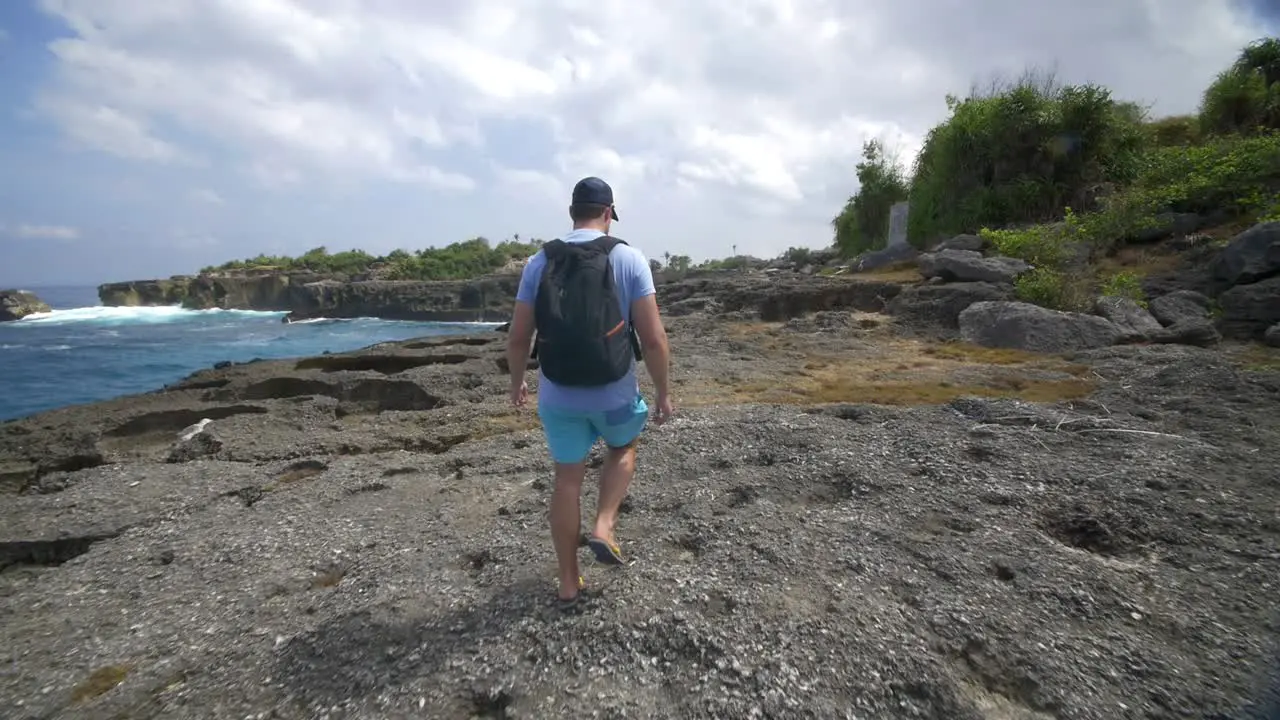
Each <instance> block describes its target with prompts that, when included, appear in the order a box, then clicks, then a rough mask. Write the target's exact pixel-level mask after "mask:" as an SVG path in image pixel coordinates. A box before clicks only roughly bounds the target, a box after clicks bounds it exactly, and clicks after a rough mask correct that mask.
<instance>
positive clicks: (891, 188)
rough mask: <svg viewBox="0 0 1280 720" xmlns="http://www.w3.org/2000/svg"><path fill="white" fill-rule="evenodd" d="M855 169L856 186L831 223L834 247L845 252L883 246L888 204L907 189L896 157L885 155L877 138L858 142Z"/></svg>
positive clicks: (905, 194)
mask: <svg viewBox="0 0 1280 720" xmlns="http://www.w3.org/2000/svg"><path fill="white" fill-rule="evenodd" d="M856 170H857V175H858V188H859V190H858V192H857V194H855V195H854V196H853V197H850V198H849V202H848V203H846V204H845V206H844V210H842V211H841V212H840V214H839V215H837V216H836V219H835V220H834V221H833V223H832V225H833V226H834V227H835V231H836V238H835V241H836V247H837V248H839V250H840V252H841V253H842V254H844V255H847V256H853V255H857V254H858V253H862V252H866V251H867V250H872V249H874V248H876V247H883V246H884V242H885V238H887V237H888V233H889V208H890V207H892V206H893V204H894V203H896V202H901V201H902V200H906V199H907V194H908V192H909V191H910V186H909V185H908V184H907V178H906V175H905V173H903V172H902V168H901V167H899V165H898V162H897V158H896V157H893V156H889V155H887V154H886V153H885V149H884V145H883V144H882V143H881V142H880V141H879V140H871V141H870V142H867V143H866V144H864V145H863V146H862V162H859V163H858V165H857V168H856Z"/></svg>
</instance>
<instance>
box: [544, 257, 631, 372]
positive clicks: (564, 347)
mask: <svg viewBox="0 0 1280 720" xmlns="http://www.w3.org/2000/svg"><path fill="white" fill-rule="evenodd" d="M619 244H622V245H626V244H627V243H626V242H624V241H622V240H619V239H618V238H615V237H610V236H608V235H602V236H600V237H598V238H596V239H595V240H592V241H590V242H581V243H567V242H564V241H563V240H559V239H556V240H552V241H550V242H548V243H546V244H545V245H543V246H542V252H543V254H544V255H545V257H546V266H545V267H544V268H543V271H542V277H541V279H540V280H539V282H538V294H537V299H536V300H535V301H534V306H533V312H534V326H535V328H536V329H537V331H538V335H537V339H536V340H535V342H534V347H533V355H532V356H533V357H535V358H537V359H538V363H539V365H540V367H541V369H542V374H543V375H544V376H546V378H547V379H548V380H550V381H552V382H554V383H556V384H557V385H565V386H575V387H593V386H600V385H607V384H609V383H611V382H614V381H615V380H620V379H622V378H623V377H625V376H626V374H627V373H628V372H630V371H631V362H632V359H633V358H634V359H636V360H639V359H640V342H639V340H638V338H637V337H636V334H635V329H634V328H633V327H632V326H631V323H629V322H627V321H626V320H625V319H623V315H622V307H621V306H620V305H619V304H618V295H617V291H616V290H615V285H614V282H613V268H612V266H611V265H610V263H609V253H610V251H612V250H613V248H614V247H615V246H617V245H619Z"/></svg>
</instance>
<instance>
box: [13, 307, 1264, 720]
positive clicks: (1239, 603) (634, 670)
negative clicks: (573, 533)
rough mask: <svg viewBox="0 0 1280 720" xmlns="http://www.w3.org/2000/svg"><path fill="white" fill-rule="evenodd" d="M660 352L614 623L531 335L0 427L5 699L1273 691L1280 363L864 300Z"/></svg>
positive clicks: (1173, 697) (240, 371) (895, 703)
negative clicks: (968, 337) (576, 544)
mask: <svg viewBox="0 0 1280 720" xmlns="http://www.w3.org/2000/svg"><path fill="white" fill-rule="evenodd" d="M791 292H792V293H794V292H795V289H794V287H793V288H792V290H791ZM788 297H794V294H792V295H788ZM812 297H813V298H819V300H815V302H821V300H820V298H821V297H823V296H821V295H820V294H814V295H813V296H812ZM694 299H696V298H694ZM776 304H777V303H774V304H766V305H764V307H773V306H774V305H776ZM784 306H785V305H784ZM667 325H668V329H669V332H670V335H671V339H672V344H673V357H674V359H675V369H674V372H673V378H674V382H675V388H676V395H677V403H678V413H679V414H678V416H677V418H676V419H675V420H673V421H672V422H671V423H670V424H668V425H666V426H663V427H662V428H650V429H649V430H647V431H646V433H645V435H644V438H643V440H642V448H641V451H640V453H641V454H640V460H639V471H638V475H637V479H636V482H635V484H634V486H633V491H632V495H631V498H630V499H629V501H628V504H627V506H626V509H625V511H624V515H623V519H622V522H621V526H620V538H621V540H622V542H623V547H624V551H625V552H627V553H628V554H629V556H630V557H631V558H633V560H634V564H633V565H632V566H631V567H628V568H626V569H624V570H622V571H613V570H602V569H600V568H597V567H595V566H591V565H586V566H584V567H585V571H586V576H587V579H588V582H589V583H590V584H592V585H593V586H595V587H598V588H600V589H601V590H602V592H603V593H604V600H603V602H602V603H598V604H597V605H595V606H593V607H592V608H590V609H588V610H587V611H586V614H585V615H583V616H581V617H572V618H570V617H564V616H559V615H557V614H555V613H554V612H552V611H551V609H550V606H549V603H548V602H544V601H546V600H547V599H548V598H549V597H550V596H549V593H550V590H551V588H552V587H553V583H552V580H553V577H554V558H553V557H552V554H551V551H550V548H549V547H547V545H546V543H545V541H544V540H545V539H544V534H545V533H544V525H545V518H544V513H545V503H546V499H547V493H548V492H549V485H548V483H549V480H548V473H549V471H550V465H549V461H548V460H547V459H546V457H545V451H544V449H543V446H542V441H541V438H540V436H539V433H538V430H537V425H536V418H535V417H534V415H533V414H532V412H531V411H527V410H526V411H514V410H512V409H511V408H510V407H509V406H508V404H507V401H506V393H505V388H506V385H507V377H506V374H505V371H504V369H503V360H504V343H503V338H504V337H505V336H504V335H503V334H502V333H501V332H497V331H494V330H489V331H485V332H481V333H473V334H468V335H459V336H451V337H441V338H429V339H422V340H410V341H404V342H396V343H383V344H379V345H375V346H371V347H368V348H365V349H362V350H358V351H353V352H345V353H333V354H329V355H323V356H315V357H310V358H303V359H297V360H275V361H262V362H256V363H245V364H237V365H232V366H226V367H222V368H217V369H206V370H202V371H200V372H197V373H194V374H192V375H191V376H189V377H187V378H185V379H184V380H182V381H180V382H178V383H174V384H173V385H171V386H170V387H168V388H165V389H163V390H160V391H156V392H151V393H144V394H141V395H136V396H131V397H126V398H118V399H116V400H113V401H110V402H106V403H99V404H96V405H94V406H89V407H77V408H65V409H62V410H58V411H53V412H49V413H42V414H41V415H39V416H36V417H31V418H27V419H24V420H22V421H18V422H14V423H6V424H0V468H3V471H2V472H0V479H3V482H0V485H3V486H4V487H5V490H4V492H5V493H6V495H7V498H8V499H7V500H6V502H5V503H4V509H3V510H0V527H3V528H4V530H3V531H0V548H2V549H3V553H0V557H2V558H3V561H4V562H3V564H4V565H6V566H7V567H5V568H4V570H5V571H4V572H3V573H0V612H4V613H6V617H8V618H10V620H9V621H8V622H7V623H6V624H5V626H4V627H5V630H4V631H3V634H2V635H0V637H2V638H3V640H4V642H3V643H0V648H3V649H2V650H0V661H7V660H13V661H14V662H15V663H16V664H15V667H19V668H21V669H20V671H19V672H17V673H14V674H12V675H10V676H7V677H6V678H4V679H0V694H2V695H4V696H6V697H10V698H15V699H16V698H21V699H22V700H23V702H24V705H23V706H22V708H23V709H22V710H21V711H20V712H25V713H28V714H29V715H30V716H31V717H36V716H47V717H73V716H77V717H104V718H105V717H109V716H112V715H114V714H120V713H125V714H126V716H130V717H158V716H163V715H165V714H166V713H172V712H175V711H176V709H177V708H179V707H183V706H185V707H212V706H214V705H215V704H216V705H217V706H218V707H220V708H222V709H223V710H224V711H225V712H227V713H229V714H234V715H236V716H245V715H253V714H256V713H261V712H272V711H274V712H275V713H276V714H277V715H282V716H284V717H299V718H301V717H309V716H312V715H315V714H318V713H321V712H323V711H324V710H325V709H326V708H328V709H331V708H334V707H342V708H344V709H345V711H346V712H350V713H355V714H360V713H364V714H370V713H372V714H379V713H381V714H386V713H388V712H395V713H401V712H403V713H408V714H414V713H425V714H428V715H433V716H455V715H459V714H466V713H468V712H472V713H473V714H474V708H475V707H477V703H481V702H482V701H483V702H489V701H490V700H486V698H498V700H496V701H494V702H498V703H500V704H501V705H502V706H503V707H506V708H509V710H508V712H511V713H522V714H525V715H533V716H544V717H545V716H561V715H563V714H564V713H566V712H567V711H568V708H569V707H570V706H571V705H573V704H574V703H576V702H578V701H577V700H575V698H574V697H573V696H571V695H569V694H567V693H565V692H564V691H562V690H560V689H561V688H569V687H578V686H581V687H582V691H584V692H588V693H590V694H592V695H593V696H594V695H596V694H604V695H605V697H606V698H607V699H606V700H605V701H604V706H606V707H613V708H614V709H615V710H616V711H617V712H631V713H636V712H637V711H639V714H641V715H645V714H648V715H657V714H666V715H668V716H678V715H680V714H682V713H692V712H709V713H719V714H721V715H725V714H728V715H742V714H745V713H747V712H748V711H749V706H759V705H760V704H761V703H765V704H766V706H767V707H769V708H772V709H771V710H770V712H773V713H784V712H786V707H788V706H787V705H785V703H784V701H783V700H781V699H778V700H777V701H776V702H777V704H776V705H772V704H769V703H771V702H774V701H770V700H768V699H767V698H770V697H777V698H782V697H783V694H790V695H789V696H790V697H791V698H793V699H794V701H795V702H796V703H798V705H797V706H796V707H798V708H802V709H803V708H807V709H808V710H809V711H812V712H817V713H819V714H821V712H822V708H835V707H837V706H839V705H840V703H841V702H842V701H841V700H840V698H841V697H843V693H845V692H847V691H848V688H850V687H856V688H858V693H859V697H861V698H863V702H865V703H867V704H868V705H867V706H868V707H869V708H872V709H876V708H879V710H880V711H881V712H882V713H883V714H887V715H889V716H896V715H894V713H899V714H900V702H901V701H902V700H903V699H904V698H908V697H909V698H913V700H912V702H915V703H916V707H917V708H919V709H920V711H921V712H924V713H925V714H926V715H929V714H931V715H934V716H949V717H977V716H976V715H973V712H974V710H973V708H974V707H977V706H978V705H981V704H983V703H987V702H995V700H993V698H999V697H1007V696H1004V695H1001V694H1000V693H998V692H997V690H995V689H991V688H1000V687H1004V686H1003V685H1001V684H1000V683H1002V682H1006V681H1007V680H1008V679H1009V678H1013V679H1015V680H1016V679H1018V678H1032V677H1034V678H1036V686H1035V687H1036V690H1035V691H1034V693H1028V694H1025V695H1020V696H1018V697H1020V698H1021V699H1020V700H1019V701H1018V702H1019V703H1022V704H1023V705H1024V706H1026V707H1029V708H1035V707H1056V708H1058V709H1059V710H1060V711H1061V712H1071V713H1074V714H1076V715H1079V716H1081V717H1090V718H1092V717H1099V718H1100V717H1102V716H1103V715H1105V714H1106V713H1105V712H1101V711H1099V708H1103V709H1105V708H1111V707H1117V706H1118V705H1117V704H1118V703H1120V702H1124V703H1126V704H1127V705H1128V706H1129V707H1131V708H1134V709H1136V710H1141V709H1143V708H1147V709H1152V710H1154V709H1155V708H1156V707H1157V706H1156V705H1155V704H1154V703H1156V702H1157V701H1156V700H1155V698H1164V699H1166V700H1164V701H1162V702H1173V703H1176V704H1178V705H1179V706H1181V707H1187V708H1195V709H1197V710H1198V711H1204V712H1211V711H1217V712H1220V713H1226V714H1232V713H1233V712H1235V710H1236V709H1238V708H1240V707H1242V706H1243V704H1244V703H1247V702H1249V701H1250V700H1251V699H1254V698H1256V697H1257V695H1256V692H1257V691H1256V689H1255V688H1256V687H1257V685H1256V683H1257V682H1259V681H1260V680H1261V679H1262V678H1264V677H1265V673H1266V672H1267V671H1268V668H1269V667H1270V666H1269V665H1267V663H1268V661H1269V659H1270V658H1269V655H1268V648H1267V645H1266V642H1265V639H1266V637H1267V635H1266V633H1267V628H1268V627H1269V623H1270V622H1271V616H1270V614H1269V613H1270V610H1269V608H1268V604H1267V603H1266V602H1265V599H1264V595H1265V594H1263V595H1260V594H1259V593H1258V592H1257V589H1258V588H1259V587H1261V586H1266V585H1270V586H1277V585H1280V567H1277V566H1276V565H1275V564H1274V563H1273V562H1268V561H1267V560H1265V558H1266V557H1268V556H1276V557H1280V539H1277V537H1276V536H1275V535H1274V534H1268V533H1266V532H1264V531H1263V528H1264V527H1265V524H1266V522H1267V518H1266V516H1267V513H1269V512H1270V509H1271V508H1274V507H1275V506H1276V505H1277V503H1280V495H1277V492H1280V491H1278V490H1277V488H1276V487H1275V486H1274V483H1272V482H1270V474H1271V470H1272V469H1273V468H1274V466H1275V465H1274V459H1275V450H1274V449H1275V448H1276V447H1280V418H1278V417H1277V416H1276V414H1275V413H1274V408H1275V407H1276V403H1277V402H1278V401H1280V365H1277V366H1276V367H1277V369H1269V370H1260V369H1251V368H1253V367H1254V365H1256V364H1258V363H1259V362H1260V360H1259V357H1260V356H1259V355H1258V353H1259V352H1261V351H1260V349H1259V347H1258V346H1257V345H1256V344H1241V343H1237V342H1224V343H1222V344H1221V345H1220V346H1218V347H1216V348H1214V349H1207V348H1199V347H1193V346H1187V345H1174V344H1132V345H1120V346H1109V347H1103V348H1097V349H1092V350H1082V351H1074V352H1068V353H1062V354H1057V353H1048V354H1044V353H1029V352H1022V351H1013V350H1008V349H996V348H982V347H979V346H974V345H971V344H968V343H964V342H956V341H954V340H947V339H944V338H942V337H940V336H935V335H934V334H933V332H932V331H930V332H927V333H926V332H922V328H921V327H919V326H916V325H914V324H913V321H906V320H902V319H899V318H895V317H894V316H891V315H887V314H884V313H870V312H861V311H857V310H851V309H847V308H838V307H837V308H834V309H830V308H829V309H819V310H816V311H813V310H802V309H796V310H795V311H794V312H792V313H791V314H790V316H789V317H780V318H778V319H775V320H770V321H766V320H762V319H761V318H760V316H759V309H756V310H754V311H749V310H745V309H744V310H734V311H728V313H721V312H718V311H716V312H705V311H700V312H689V313H687V314H683V315H679V316H675V317H669V318H668V319H667ZM1273 355H1280V353H1273ZM1273 359H1275V360H1277V361H1280V357H1273ZM640 375H641V382H642V388H643V391H644V392H645V393H646V394H647V395H651V392H652V388H651V387H650V385H649V382H648V379H647V377H646V376H645V375H644V373H641V374H640ZM536 378H537V375H536V373H533V372H531V373H530V384H531V391H532V392H533V393H534V394H535V395H536V392H537V386H536ZM1228 407H1229V408H1230V415H1229V416H1223V414H1222V408H1228ZM205 419H208V420H210V422H209V423H207V424H206V425H204V427H203V428H202V430H201V431H200V432H198V433H197V434H196V435H195V436H193V437H192V438H191V439H190V440H182V439H181V438H180V435H181V434H182V433H183V432H184V431H189V430H188V428H190V426H192V425H196V424H198V423H201V422H202V421H203V420H205ZM1268 457H1270V458H1272V459H1271V460H1268V459H1267V458H1268ZM587 487H588V489H587V492H586V494H585V497H584V498H583V503H584V506H586V507H589V506H591V504H592V503H593V502H594V498H593V497H592V494H593V492H594V489H593V486H592V485H591V484H590V483H588V484H587ZM1224 517H1230V518H1234V520H1233V521H1232V522H1233V525H1232V527H1231V528H1225V527H1223V526H1221V525H1220V524H1219V523H1218V520H1216V519H1215V518H1224ZM804 548H824V551H823V552H821V553H811V552H806V551H805V550H804ZM1260 558H1261V559H1260ZM1135 568H1137V569H1135ZM85 587H92V588H94V592H92V593H83V592H76V591H75V589H76V588H85ZM51 597H55V598H60V600H59V601H58V602H57V603H56V604H54V603H50V602H48V598H51ZM211 597H216V598H218V602H209V598H211ZM993 600H994V602H993ZM1224 603H1229V604H1230V606H1231V608H1232V609H1231V611H1230V612H1226V611H1222V610H1220V608H1222V607H1223V605H1224ZM1215 608H1218V609H1217V610H1215ZM126 611H127V614H128V618H129V619H128V621H127V622H120V621H119V620H118V618H119V617H121V613H122V612H126ZM960 618H963V619H964V620H963V622H962V621H961V620H960ZM139 625H142V626H145V627H146V628H147V630H146V632H145V634H140V633H138V632H136V631H132V630H130V628H131V627H136V626H139ZM1082 625H1083V626H1085V627H1087V628H1089V629H1090V632H1089V633H1088V634H1082V633H1080V632H1079V627H1080V626H1082ZM191 627H200V628H203V629H204V630H203V631H202V633H201V634H200V635H199V636H198V637H197V638H196V639H193V637H192V635H191V633H190V628H191ZM41 628H49V629H52V628H57V630H56V632H54V631H52V630H50V631H48V632H46V631H42V630H41ZM90 637H92V638H93V647H94V650H93V652H92V653H88V654H85V653H83V652H82V651H78V650H77V649H78V648H83V647H87V645H86V643H88V642H90ZM424 647H429V648H431V652H430V653H424V652H423V651H422V648H424ZM766 648H767V649H766ZM564 653H569V656H571V657H576V658H578V659H579V660H581V661H584V662H587V663H591V664H594V665H597V666H600V667H608V668H612V671H613V673H617V675H615V674H610V673H600V674H598V675H594V676H590V677H584V676H582V675H581V673H580V671H579V670H577V669H575V668H574V666H573V665H572V664H571V663H568V662H560V661H557V660H555V658H556V657H558V656H561V655H563V654H564ZM833 657H834V658H840V659H841V661H840V662H839V663H832V662H831V661H830V659H831V658H833ZM1228 657H1230V658H1232V659H1231V661H1227V660H1225V658H1228ZM18 658H21V661H20V662H18V661H17V660H18ZM69 658H74V659H71V660H69ZM651 658H658V659H659V660H657V661H656V662H652V661H651ZM661 658H671V660H670V661H669V663H667V664H664V663H663V661H662V660H661ZM966 658H969V660H966ZM1133 662H1141V663H1143V666H1142V667H1143V670H1142V672H1141V673H1140V674H1133V673H1131V672H1130V671H1129V670H1128V669H1127V668H1129V667H1130V666H1131V664H1132V663H1133ZM371 668H372V669H377V672H375V673H374V674H373V675H369V674H368V673H369V671H370V669H371ZM786 668H792V669H794V670H795V674H792V673H791V672H789V671H788V670H786ZM1113 670H1114V671H1115V673H1113V672H1112V671H1113ZM620 676H625V677H626V678H627V687H628V688H634V691H631V690H620V689H619V686H618V685H617V678H618V677H620ZM95 678H96V680H95ZM264 678H269V679H267V680H264ZM801 678H809V679H807V680H803V686H804V688H806V689H802V687H801V685H802V680H801ZM95 682H96V683H98V684H97V685H94V683H95ZM575 683H576V684H575ZM664 684H665V685H667V686H669V687H673V688H678V689H680V692H679V693H677V694H676V695H674V696H671V697H670V698H668V699H666V700H661V699H657V700H655V699H654V698H655V696H654V695H653V694H652V693H651V692H650V691H649V688H651V687H656V686H659V685H664ZM907 684H911V687H915V688H925V689H927V692H924V691H912V692H911V693H909V694H908V693H905V691H904V690H903V688H904V687H907ZM42 687H52V688H53V690H52V691H51V692H48V693H41V692H40V688H42ZM94 687H101V688H106V689H109V691H107V690H105V689H103V690H92V689H91V688H94ZM545 687H555V688H557V690H556V691H554V692H544V691H543V690H542V688H545ZM975 688H977V689H975ZM984 688H985V689H984ZM735 691H736V692H735ZM975 692H980V693H983V694H982V695H981V696H980V697H981V698H987V699H984V700H982V701H981V703H978V701H977V700H975V699H974V697H975V696H974V694H973V693H975ZM73 698H81V699H79V700H75V699H73ZM477 698H479V699H477ZM761 698H764V699H763V700H762V699H761ZM1006 702H1012V701H1009V700H1006ZM654 703H656V704H654ZM975 703H978V705H975ZM645 708H647V709H645ZM793 709H794V708H793ZM85 713H89V714H88V715H86V714H85ZM21 716H22V717H27V715H21Z"/></svg>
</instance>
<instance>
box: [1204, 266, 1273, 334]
mask: <svg viewBox="0 0 1280 720" xmlns="http://www.w3.org/2000/svg"><path fill="white" fill-rule="evenodd" d="M1218 304H1219V305H1220V306H1221V307H1222V317H1221V319H1220V326H1221V328H1222V333H1223V334H1224V335H1227V336H1229V337H1234V338H1249V339H1256V338H1261V337H1262V336H1263V335H1264V334H1265V333H1266V331H1267V329H1268V328H1270V327H1271V326H1272V325H1275V324H1276V323H1280V276H1276V277H1273V278H1270V279H1268V280H1263V281H1261V282H1255V283H1250V284H1248V285H1237V286H1235V287H1233V288H1231V289H1230V290H1227V291H1226V292H1224V293H1222V294H1221V295H1219V296H1218Z"/></svg>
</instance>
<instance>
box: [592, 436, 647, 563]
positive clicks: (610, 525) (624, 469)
mask: <svg viewBox="0 0 1280 720" xmlns="http://www.w3.org/2000/svg"><path fill="white" fill-rule="evenodd" d="M635 474H636V444H635V442H634V441H632V442H631V443H630V444H629V445H627V446H625V447H620V448H608V449H607V450H606V453H605V458H604V465H603V466H602V467H601V468H600V497H599V502H598V503H597V505H596V525H595V531H594V532H593V533H592V534H593V535H595V536H596V537H598V538H601V539H604V540H607V541H609V542H610V543H613V542H615V540H614V537H613V529H614V526H615V525H617V523H618V509H619V508H620V507H622V501H623V500H624V499H625V498H626V497H627V488H629V487H630V486H631V478H633V477H635Z"/></svg>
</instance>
